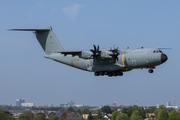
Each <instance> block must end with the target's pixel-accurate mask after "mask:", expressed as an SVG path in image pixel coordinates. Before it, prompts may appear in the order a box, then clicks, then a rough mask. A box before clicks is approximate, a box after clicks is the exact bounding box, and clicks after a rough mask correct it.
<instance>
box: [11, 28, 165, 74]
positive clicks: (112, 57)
mask: <svg viewBox="0 0 180 120" xmlns="http://www.w3.org/2000/svg"><path fill="white" fill-rule="evenodd" d="M10 30H17V31H33V33H34V35H35V36H36V38H37V40H38V41H39V43H40V45H41V47H42V48H43V50H44V51H45V53H46V55H45V56H44V57H45V58H48V59H51V60H54V61H57V62H60V63H63V64H66V65H69V66H72V67H75V68H78V69H81V70H85V71H90V72H94V75H95V76H99V75H102V76H103V75H108V76H109V77H112V76H122V75H123V72H127V71H130V70H132V69H137V68H141V69H142V68H148V69H149V71H148V72H149V73H153V69H154V68H155V66H158V65H160V64H162V63H164V62H166V60H167V59H168V57H167V56H166V54H164V53H163V52H162V51H161V50H160V49H161V48H156V49H155V48H143V47H142V48H140V49H128V48H127V49H118V48H113V49H111V48H110V49H102V50H100V49H99V45H98V46H97V47H96V46H95V45H94V49H90V50H87V51H66V50H64V49H63V47H62V45H61V44H60V43H59V41H58V39H57V38H56V36H55V34H54V33H53V31H52V27H51V26H46V27H44V28H41V29H10Z"/></svg>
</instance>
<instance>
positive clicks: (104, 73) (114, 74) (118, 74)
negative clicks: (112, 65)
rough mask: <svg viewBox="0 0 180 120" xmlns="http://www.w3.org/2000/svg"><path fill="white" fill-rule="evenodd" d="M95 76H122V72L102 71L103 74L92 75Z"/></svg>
mask: <svg viewBox="0 0 180 120" xmlns="http://www.w3.org/2000/svg"><path fill="white" fill-rule="evenodd" d="M94 75H95V76H104V75H108V76H109V77H112V76H123V72H121V71H113V72H107V71H105V72H104V71H103V72H95V73H94Z"/></svg>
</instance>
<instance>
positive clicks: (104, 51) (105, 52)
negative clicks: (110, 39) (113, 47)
mask: <svg viewBox="0 0 180 120" xmlns="http://www.w3.org/2000/svg"><path fill="white" fill-rule="evenodd" d="M109 54H112V52H111V51H108V50H102V51H101V58H112V57H111V56H110V55H109Z"/></svg>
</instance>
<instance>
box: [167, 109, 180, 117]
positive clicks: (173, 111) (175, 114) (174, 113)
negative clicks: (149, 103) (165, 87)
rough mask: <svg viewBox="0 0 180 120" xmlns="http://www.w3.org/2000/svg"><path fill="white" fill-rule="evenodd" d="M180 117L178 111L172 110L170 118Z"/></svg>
mask: <svg viewBox="0 0 180 120" xmlns="http://www.w3.org/2000/svg"><path fill="white" fill-rule="evenodd" d="M178 116H179V115H178V113H177V111H176V110H172V111H171V113H170V114H169V117H170V118H171V117H178Z"/></svg>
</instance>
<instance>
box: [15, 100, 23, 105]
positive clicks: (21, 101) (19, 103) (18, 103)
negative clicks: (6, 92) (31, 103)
mask: <svg viewBox="0 0 180 120" xmlns="http://www.w3.org/2000/svg"><path fill="white" fill-rule="evenodd" d="M22 103H25V100H22V99H16V106H21V104H22Z"/></svg>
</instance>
